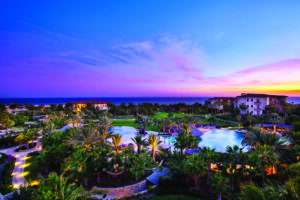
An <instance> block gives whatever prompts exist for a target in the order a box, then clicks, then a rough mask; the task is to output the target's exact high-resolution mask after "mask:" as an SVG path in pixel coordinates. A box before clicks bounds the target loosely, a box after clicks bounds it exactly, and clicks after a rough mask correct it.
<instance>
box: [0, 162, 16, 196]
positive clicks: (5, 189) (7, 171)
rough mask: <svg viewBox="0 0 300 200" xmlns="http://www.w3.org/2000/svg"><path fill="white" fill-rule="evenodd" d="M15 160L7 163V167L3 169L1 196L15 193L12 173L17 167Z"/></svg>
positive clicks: (0, 185) (0, 187) (0, 186)
mask: <svg viewBox="0 0 300 200" xmlns="http://www.w3.org/2000/svg"><path fill="white" fill-rule="evenodd" d="M15 162H16V161H15V159H13V160H11V161H9V162H7V163H6V164H5V166H4V167H3V170H2V172H1V175H2V177H1V184H0V193H1V194H7V193H10V192H12V191H13V186H12V172H13V170H14V167H15Z"/></svg>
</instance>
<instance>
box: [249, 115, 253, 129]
mask: <svg viewBox="0 0 300 200" xmlns="http://www.w3.org/2000/svg"><path fill="white" fill-rule="evenodd" d="M248 121H249V126H250V127H251V126H252V122H253V117H252V116H251V115H249V116H248Z"/></svg>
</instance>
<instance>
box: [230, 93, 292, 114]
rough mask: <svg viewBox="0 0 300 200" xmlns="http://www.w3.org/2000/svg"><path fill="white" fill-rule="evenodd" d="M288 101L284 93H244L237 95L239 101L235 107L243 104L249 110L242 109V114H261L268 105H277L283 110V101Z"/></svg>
mask: <svg viewBox="0 0 300 200" xmlns="http://www.w3.org/2000/svg"><path fill="white" fill-rule="evenodd" d="M282 101H284V102H286V101H287V96H282V95H268V94H252V93H242V94H241V96H237V102H236V104H235V107H238V108H239V107H240V105H241V104H245V105H246V106H247V110H246V111H243V110H241V109H240V111H241V113H242V114H246V113H250V114H252V115H261V114H263V111H264V110H265V107H266V106H267V105H276V106H277V107H279V109H280V111H282V106H281V104H280V103H281V102H282Z"/></svg>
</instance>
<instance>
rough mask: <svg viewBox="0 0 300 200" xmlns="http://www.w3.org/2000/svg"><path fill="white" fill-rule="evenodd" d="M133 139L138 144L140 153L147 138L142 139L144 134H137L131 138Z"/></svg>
mask: <svg viewBox="0 0 300 200" xmlns="http://www.w3.org/2000/svg"><path fill="white" fill-rule="evenodd" d="M131 140H132V141H133V142H134V143H135V145H136V146H137V153H138V154H140V152H141V149H142V146H143V145H144V144H145V139H142V135H136V136H135V137H133V138H131Z"/></svg>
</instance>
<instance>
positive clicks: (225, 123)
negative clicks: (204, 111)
mask: <svg viewBox="0 0 300 200" xmlns="http://www.w3.org/2000/svg"><path fill="white" fill-rule="evenodd" d="M197 124H209V121H208V119H207V118H206V119H199V121H198V122H197ZM215 124H216V125H221V126H231V127H236V126H238V123H231V122H225V121H221V120H218V119H216V120H215Z"/></svg>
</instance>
